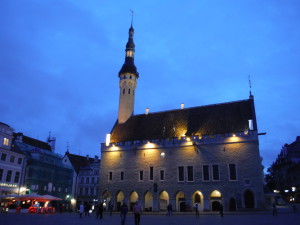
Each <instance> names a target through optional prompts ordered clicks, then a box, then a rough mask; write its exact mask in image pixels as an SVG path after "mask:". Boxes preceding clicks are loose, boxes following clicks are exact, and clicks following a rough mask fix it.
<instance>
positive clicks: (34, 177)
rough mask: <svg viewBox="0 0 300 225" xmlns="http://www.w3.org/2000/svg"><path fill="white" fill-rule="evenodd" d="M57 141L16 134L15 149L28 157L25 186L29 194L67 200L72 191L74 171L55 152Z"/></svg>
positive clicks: (25, 169)
mask: <svg viewBox="0 0 300 225" xmlns="http://www.w3.org/2000/svg"><path fill="white" fill-rule="evenodd" d="M54 146H55V139H53V138H51V137H49V138H48V140H47V142H43V141H40V140H37V139H34V138H31V137H28V136H25V135H23V134H22V133H15V134H14V144H13V149H14V150H16V151H19V152H23V154H25V155H26V160H27V163H26V166H25V168H24V175H25V176H24V181H23V183H24V186H26V189H27V193H37V194H41V195H45V194H49V195H54V196H56V197H59V198H62V199H66V197H67V196H68V195H70V193H71V191H72V180H73V170H72V168H71V167H69V166H66V165H64V164H63V163H62V156H61V155H59V154H56V153H55V152H54Z"/></svg>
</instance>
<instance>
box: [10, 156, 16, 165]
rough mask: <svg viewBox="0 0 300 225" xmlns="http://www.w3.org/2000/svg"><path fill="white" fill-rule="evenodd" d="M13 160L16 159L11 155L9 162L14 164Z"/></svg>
mask: <svg viewBox="0 0 300 225" xmlns="http://www.w3.org/2000/svg"><path fill="white" fill-rule="evenodd" d="M15 158H16V157H15V156H14V155H11V156H10V160H9V161H10V162H11V163H14V162H15Z"/></svg>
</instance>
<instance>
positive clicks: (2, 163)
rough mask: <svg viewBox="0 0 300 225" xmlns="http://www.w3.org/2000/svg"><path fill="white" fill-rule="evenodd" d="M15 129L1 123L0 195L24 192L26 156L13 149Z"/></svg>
mask: <svg viewBox="0 0 300 225" xmlns="http://www.w3.org/2000/svg"><path fill="white" fill-rule="evenodd" d="M13 132H14V130H13V128H11V127H10V126H9V125H7V124H5V123H1V122H0V157H1V158H0V195H9V194H20V193H23V192H24V190H25V189H24V187H23V177H24V173H23V169H24V165H25V163H26V162H25V161H26V160H25V155H24V154H23V153H22V152H21V151H17V150H15V149H14V148H12V141H13Z"/></svg>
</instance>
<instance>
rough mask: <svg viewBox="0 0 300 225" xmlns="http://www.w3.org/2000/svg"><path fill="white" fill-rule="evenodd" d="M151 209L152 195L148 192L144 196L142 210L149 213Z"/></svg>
mask: <svg viewBox="0 0 300 225" xmlns="http://www.w3.org/2000/svg"><path fill="white" fill-rule="evenodd" d="M152 209H153V195H152V193H151V192H150V191H146V192H145V194H144V210H145V211H148V212H151V211H152Z"/></svg>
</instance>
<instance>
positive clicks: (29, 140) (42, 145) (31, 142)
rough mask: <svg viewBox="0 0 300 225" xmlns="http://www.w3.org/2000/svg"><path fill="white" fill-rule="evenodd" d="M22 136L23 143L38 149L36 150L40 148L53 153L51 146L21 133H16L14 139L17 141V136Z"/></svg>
mask: <svg viewBox="0 0 300 225" xmlns="http://www.w3.org/2000/svg"><path fill="white" fill-rule="evenodd" d="M19 135H21V136H22V143H24V144H27V145H30V146H33V147H36V148H40V149H44V150H48V151H51V146H50V145H49V144H48V143H47V142H44V141H40V140H37V139H34V138H31V137H28V136H25V135H23V134H21V133H14V138H15V139H16V138H17V136H19Z"/></svg>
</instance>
